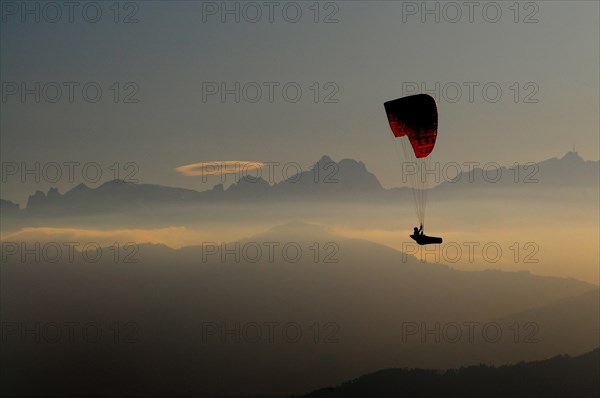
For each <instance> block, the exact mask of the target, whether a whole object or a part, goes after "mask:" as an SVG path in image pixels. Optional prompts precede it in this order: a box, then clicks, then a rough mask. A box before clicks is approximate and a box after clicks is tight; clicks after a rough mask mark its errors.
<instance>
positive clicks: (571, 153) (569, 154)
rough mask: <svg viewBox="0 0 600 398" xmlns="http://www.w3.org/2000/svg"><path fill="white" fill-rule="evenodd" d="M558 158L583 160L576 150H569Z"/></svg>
mask: <svg viewBox="0 0 600 398" xmlns="http://www.w3.org/2000/svg"><path fill="white" fill-rule="evenodd" d="M560 160H568V161H579V162H583V158H582V157H581V156H579V153H578V152H576V151H569V152H567V153H566V154H565V156H563V157H562V158H561V159H560Z"/></svg>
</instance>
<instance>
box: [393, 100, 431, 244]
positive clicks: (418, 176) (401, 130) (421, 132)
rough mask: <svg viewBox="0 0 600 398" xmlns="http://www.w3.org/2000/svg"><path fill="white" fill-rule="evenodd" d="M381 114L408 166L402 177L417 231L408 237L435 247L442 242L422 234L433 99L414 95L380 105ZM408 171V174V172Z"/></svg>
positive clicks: (427, 186)
mask: <svg viewBox="0 0 600 398" xmlns="http://www.w3.org/2000/svg"><path fill="white" fill-rule="evenodd" d="M384 107H385V112H386V114H387V118H388V121H389V122H390V128H391V129H392V133H393V134H394V137H395V139H394V141H395V142H397V141H400V142H401V144H402V150H403V152H404V159H403V160H404V161H405V162H408V166H412V167H410V168H409V167H407V168H406V170H405V168H404V164H403V168H402V170H403V181H404V177H405V175H404V172H405V171H407V173H406V177H408V179H409V181H410V183H411V184H410V185H411V188H412V193H413V198H414V200H415V208H416V212H417V217H418V219H419V221H420V223H421V228H420V229H417V228H415V233H414V234H413V235H411V236H410V237H411V238H413V239H414V240H415V241H416V242H417V243H418V244H420V245H427V244H439V243H442V238H437V237H432V236H427V235H425V234H424V233H423V225H424V224H425V209H426V203H427V191H428V189H429V188H430V186H429V184H428V178H427V176H428V173H427V171H428V170H430V168H429V162H430V157H429V155H430V154H431V151H433V148H434V146H435V140H436V138H437V131H438V110H437V104H436V103H435V99H433V97H431V96H430V95H427V94H417V95H411V96H408V97H403V98H399V99H396V100H393V101H388V102H386V103H384ZM409 170H410V172H408V171H409Z"/></svg>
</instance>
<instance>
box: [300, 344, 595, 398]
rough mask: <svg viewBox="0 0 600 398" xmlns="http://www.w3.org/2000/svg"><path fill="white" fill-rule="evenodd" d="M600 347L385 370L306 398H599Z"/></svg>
mask: <svg viewBox="0 0 600 398" xmlns="http://www.w3.org/2000/svg"><path fill="white" fill-rule="evenodd" d="M598 396H600V348H597V349H595V350H593V351H591V352H588V353H586V354H583V355H580V356H577V357H570V356H568V355H559V356H556V357H554V358H551V359H547V360H544V361H534V362H520V363H518V364H516V365H507V366H500V367H493V366H486V365H478V366H469V367H466V368H460V369H451V370H447V371H438V370H431V369H385V370H381V371H379V372H375V373H372V374H368V375H365V376H362V377H359V378H358V379H355V380H352V381H349V382H346V383H343V384H342V385H340V386H338V387H335V388H333V387H330V388H324V389H321V390H317V391H314V392H312V393H310V394H308V395H307V396H306V397H307V398H309V397H310V398H319V397H327V398H334V397H335V398H337V397H344V398H350V397H373V398H376V397H411V398H413V397H461V398H464V397H486V398H492V397H502V398H508V397H528V398H533V397H579V398H583V397H598Z"/></svg>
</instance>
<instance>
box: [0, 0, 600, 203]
mask: <svg viewBox="0 0 600 398" xmlns="http://www.w3.org/2000/svg"><path fill="white" fill-rule="evenodd" d="M7 3H11V4H13V5H14V4H16V7H23V5H22V4H23V3H19V2H17V3H13V2H3V3H2V4H3V5H2V7H3V9H2V18H3V20H2V27H1V32H0V33H1V45H0V46H1V65H0V66H1V67H0V70H1V80H2V83H3V87H2V93H3V98H2V104H1V105H2V110H1V121H0V123H1V124H0V126H1V144H2V145H1V146H2V149H1V155H2V162H5V163H4V164H6V162H17V163H18V164H21V162H25V164H26V165H27V166H28V167H30V168H33V167H34V163H35V162H40V163H41V165H42V166H43V165H44V164H45V162H57V163H63V162H70V161H77V162H80V163H81V164H85V163H89V162H96V163H98V164H99V165H100V166H101V167H102V170H103V179H102V181H105V180H106V179H107V178H110V177H111V173H112V171H111V170H110V169H109V166H110V165H112V164H114V163H115V162H119V164H120V166H119V168H120V169H121V173H120V174H119V176H120V177H124V175H126V173H127V171H128V170H124V169H123V167H124V166H123V165H124V164H125V163H127V162H135V163H136V164H137V165H139V171H138V172H137V173H136V177H137V178H138V179H139V180H140V182H147V183H159V184H164V185H172V186H185V187H189V188H194V189H207V188H209V187H210V186H212V185H213V184H215V183H217V182H218V181H217V180H216V179H209V181H208V182H207V183H206V184H203V183H202V181H201V179H200V178H198V177H186V176H184V175H181V174H178V173H176V172H175V171H173V169H174V168H176V167H178V166H181V165H185V164H189V163H194V162H203V161H214V160H246V161H262V162H268V161H276V162H282V163H284V162H297V163H299V164H301V165H302V166H303V167H309V166H310V165H311V163H313V162H314V161H316V160H318V159H319V158H320V156H321V155H323V154H328V155H330V156H332V157H333V159H335V160H339V159H341V158H348V157H350V158H354V159H357V160H362V161H364V162H365V163H366V164H367V167H368V168H369V169H370V170H371V171H372V172H374V173H375V174H376V175H377V176H378V177H379V178H380V179H381V180H382V182H383V184H384V185H386V186H393V185H397V184H396V181H395V180H394V176H395V175H396V170H395V168H397V167H398V162H397V156H396V154H395V152H394V150H393V148H392V145H391V143H392V141H391V140H392V138H391V133H390V131H389V128H388V126H387V120H386V117H385V113H384V110H383V102H385V101H387V100H390V99H394V98H397V97H400V96H403V95H405V94H408V93H409V92H408V91H407V89H408V88H409V87H413V86H414V84H416V85H417V86H419V85H421V84H422V83H424V84H426V86H427V87H428V88H435V86H436V83H438V84H439V86H440V91H441V94H437V95H435V96H436V97H437V99H438V106H439V112H440V129H439V138H438V142H437V146H436V149H435V150H434V152H433V156H435V160H438V161H441V162H449V161H453V162H459V163H460V162H467V161H478V162H481V163H485V162H497V163H501V164H512V163H513V162H529V161H539V160H543V159H546V158H549V157H554V156H562V155H563V154H564V153H565V152H566V151H567V150H569V149H571V147H572V146H573V145H575V147H576V149H577V150H578V152H579V153H580V154H581V155H582V156H583V158H584V159H591V160H597V159H598V158H599V135H600V134H599V133H598V132H599V130H600V126H599V116H598V109H599V107H600V103H599V86H600V82H599V75H600V71H599V47H600V44H599V37H600V32H599V3H598V2H596V1H569V2H567V1H538V2H521V3H520V4H519V7H518V9H519V12H518V15H517V14H516V9H515V8H514V2H512V1H511V2H496V3H493V4H491V5H490V2H480V3H479V5H478V6H476V7H475V8H474V9H473V15H472V18H473V22H469V19H470V16H469V6H468V2H467V3H465V2H453V3H452V5H451V6H448V5H447V4H448V3H447V2H439V3H438V2H427V3H424V2H404V3H402V2H391V1H390V2H366V1H352V2H329V3H327V2H322V3H320V4H319V5H318V9H319V13H318V15H315V9H316V8H315V6H314V3H313V2H312V1H309V2H295V3H294V2H292V3H289V2H279V3H278V5H276V6H274V9H273V11H274V12H273V22H272V23H271V22H269V15H268V11H269V10H268V8H267V6H265V5H264V3H263V2H258V3H254V4H258V5H259V7H260V8H261V12H262V16H261V17H260V18H259V19H258V21H257V22H255V23H252V22H250V21H248V19H252V18H254V17H255V15H256V14H255V13H256V9H255V8H254V9H253V8H252V7H251V6H245V5H244V3H236V2H228V3H227V4H228V5H227V7H230V8H234V7H236V4H237V7H239V9H240V22H239V23H236V22H234V17H235V16H234V15H229V16H226V17H227V20H226V22H225V23H223V22H222V21H221V15H220V14H219V9H220V8H222V7H225V6H224V3H222V2H204V3H202V2H194V1H174V2H167V1H152V2H138V3H134V2H131V3H120V10H119V11H120V12H119V15H118V19H119V20H120V21H121V22H119V23H115V22H113V18H115V14H114V9H111V6H112V5H113V4H114V3H113V2H97V3H94V4H96V5H99V8H100V10H101V12H102V16H101V17H100V19H99V21H98V22H96V23H91V22H88V21H86V20H85V19H84V17H83V16H82V8H83V5H84V4H86V3H84V2H83V3H81V4H82V5H81V6H80V7H78V8H76V9H75V10H74V13H73V22H72V23H69V21H68V19H69V15H68V9H67V8H66V6H64V3H60V2H59V3H58V4H59V6H60V7H61V12H62V18H61V20H60V21H59V22H58V23H50V22H48V21H47V19H52V18H53V17H54V15H55V10H51V9H40V22H35V21H34V16H32V15H26V20H25V21H22V20H21V18H22V16H21V15H20V14H19V12H21V11H23V10H21V9H18V10H17V11H16V14H13V10H12V9H7V8H6V4H7ZM28 4H29V7H31V8H33V7H35V4H44V3H28ZM129 4H135V5H137V8H138V9H137V10H136V9H135V8H133V6H131V7H130V6H129ZM286 4H287V5H286ZM436 4H437V5H436ZM284 6H285V7H287V8H285V10H286V11H285V12H284V11H283V9H284ZM40 7H41V5H40ZM426 7H427V9H434V10H435V8H436V7H437V9H438V10H439V11H438V17H439V22H435V20H434V18H435V16H436V15H434V14H435V11H434V14H428V15H425V17H426V18H427V19H426V21H425V22H422V20H421V17H422V15H421V14H420V12H421V11H424V10H425V8H426ZM203 8H204V11H205V12H204V13H203ZM458 8H459V9H460V10H461V12H462V16H457V14H456V11H457V9H458ZM484 8H485V11H484ZM498 9H500V10H501V12H502V15H501V16H500V17H499V18H498V19H499V20H498V22H495V23H492V22H491V21H492V20H494V19H495V18H496V15H497V14H496V12H497V10H498ZM297 10H301V12H302V16H301V17H300V19H299V21H298V22H296V23H292V22H290V21H291V20H293V19H294V17H295V12H296V11H297ZM211 11H215V12H216V14H215V15H213V14H212V13H210V12H211ZM86 12H87V14H86V15H87V19H88V20H92V19H93V18H94V13H95V9H94V8H93V6H90V7H88V8H87V9H86ZM44 13H45V14H44ZM130 13H134V14H135V15H134V17H135V18H136V19H137V20H138V22H137V23H127V24H126V23H122V21H123V19H124V18H125V17H126V16H127V15H129V14H130ZM413 14H414V15H413ZM315 17H316V18H317V19H318V21H319V22H317V23H315V21H314V19H315ZM515 18H516V19H517V20H518V22H515ZM203 19H205V20H206V22H204V21H203ZM325 19H327V20H328V21H330V22H333V23H324V20H325ZM453 19H457V21H456V22H454V23H453V22H451V20H453ZM335 20H337V22H334V21H335ZM525 20H527V21H529V22H533V23H525ZM534 20H537V22H534ZM35 82H40V84H41V87H42V88H41V89H40V91H41V98H40V102H39V103H36V102H35V101H34V95H33V94H30V95H27V96H26V97H25V103H21V100H20V94H21V93H20V92H17V93H16V94H9V91H10V90H12V89H14V87H18V89H19V90H20V88H21V83H25V84H26V85H27V87H30V88H33V87H35ZM49 82H56V83H57V84H58V85H61V86H62V87H63V92H62V96H61V97H59V99H58V102H57V103H50V102H49V101H47V99H46V98H50V99H51V98H52V97H53V96H54V95H55V94H54V93H55V91H54V88H53V86H52V84H50V85H48V83H49ZM64 82H75V83H77V84H79V86H76V87H75V89H74V97H73V101H72V103H71V102H70V101H69V98H68V90H67V88H66V87H65V86H64ZM89 82H95V84H97V85H98V86H100V87H101V89H102V96H101V98H100V100H99V101H98V102H97V103H91V102H88V101H86V100H85V99H84V98H83V96H82V93H81V87H82V86H83V85H85V84H86V83H89ZM115 82H120V86H119V90H115V86H113V84H114V83H115ZM128 82H133V83H135V86H127V87H125V84H126V83H128ZM211 82H215V83H216V87H219V86H220V84H221V83H225V84H226V86H227V87H229V88H234V87H235V82H240V91H239V94H240V102H239V103H236V102H235V101H234V94H229V95H227V96H226V97H225V102H222V101H221V98H220V95H219V94H218V93H217V94H215V95H208V96H207V97H206V98H204V99H203V87H204V90H206V89H207V88H213V86H212V83H211ZM265 82H273V83H266V84H265ZM469 82H470V83H469ZM315 83H318V89H317V86H315V85H314V84H315ZM269 84H271V86H272V87H273V102H272V103H271V102H270V101H269V98H268V97H269V86H268V85H269ZM286 84H287V86H286V87H287V89H288V91H286V94H287V95H288V98H289V99H288V100H287V101H286V100H285V99H284V93H283V87H284V85H286ZM468 84H470V85H471V86H472V87H473V92H472V93H473V100H472V101H471V100H470V98H469V87H468ZM244 86H245V89H244ZM484 86H485V87H487V91H486V92H484V90H483V87H484ZM43 87H45V90H46V91H44V88H43ZM111 87H112V89H111ZM136 87H137V88H139V90H137V92H136V93H135V94H134V95H133V97H132V98H135V99H137V100H138V102H137V103H123V102H124V101H123V100H124V97H125V96H126V95H127V94H128V93H131V92H132V91H133V90H135V88H136ZM256 87H260V88H261V90H262V97H261V99H260V100H258V101H257V102H255V103H252V102H251V100H252V99H253V98H254V97H255V96H256ZM297 87H300V89H301V90H302V94H301V96H300V97H299V99H298V101H297V102H292V101H291V98H293V97H294V96H295V90H296V88H297ZM444 87H445V89H444ZM457 87H459V88H460V89H461V91H462V97H461V98H460V99H458V100H457V101H456V102H452V101H453V100H454V98H455V97H456V95H457V91H456V88H457ZM498 87H499V88H500V89H501V90H502V95H501V97H500V98H499V99H498V101H497V102H493V99H494V97H496V91H495V90H496V89H497V88H498ZM419 91H421V89H419ZM115 92H118V93H119V94H120V96H119V99H118V102H115V101H114V93H115ZM88 93H91V94H90V96H92V95H93V94H94V90H93V87H92V88H91V89H90V91H89V92H88ZM204 93H205V94H206V92H204ZM315 93H318V98H315ZM44 94H45V96H44ZM327 95H331V97H329V99H334V100H337V102H334V103H330V102H327V101H325V98H326V96H327ZM485 95H487V100H486V97H485ZM315 99H316V100H317V101H315ZM531 101H537V103H535V102H534V103H531ZM64 170H66V169H64ZM77 171H78V173H77ZM75 177H76V178H75V181H74V182H73V183H71V182H69V181H68V179H67V177H66V174H65V175H64V176H63V178H61V179H60V180H59V181H58V182H56V183H51V182H49V181H47V180H46V181H44V176H43V175H42V179H41V182H40V183H35V182H34V181H33V177H27V180H26V181H27V183H25V184H24V183H22V182H21V179H20V178H19V177H14V176H8V177H6V180H5V182H4V181H3V184H2V194H1V197H2V198H5V199H11V200H15V201H19V202H21V204H22V205H23V204H24V203H23V202H24V200H25V199H26V197H27V194H29V193H32V192H33V191H34V190H35V189H41V190H47V189H48V188H49V187H50V186H58V187H59V188H60V190H61V191H63V192H64V191H65V190H66V189H67V188H69V187H71V186H73V185H74V184H76V183H79V182H82V178H81V168H79V169H78V170H77V169H76V175H75ZM87 182H89V180H88V181H87ZM89 185H91V186H94V184H89Z"/></svg>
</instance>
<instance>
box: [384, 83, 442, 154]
mask: <svg viewBox="0 0 600 398" xmlns="http://www.w3.org/2000/svg"><path fill="white" fill-rule="evenodd" d="M383 105H384V107H385V111H386V113H387V117H388V120H389V122H390V127H391V129H392V133H393V134H394V136H396V137H403V136H407V137H408V139H409V141H410V144H411V145H412V149H413V151H414V154H415V157H416V158H419V159H420V158H424V157H427V156H428V155H429V154H430V153H431V151H433V147H434V146H435V139H436V137H437V129H438V111H437V105H436V103H435V99H433V97H431V96H429V95H427V94H417V95H411V96H408V97H403V98H398V99H396V100H393V101H388V102H386V103H384V104H383Z"/></svg>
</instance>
